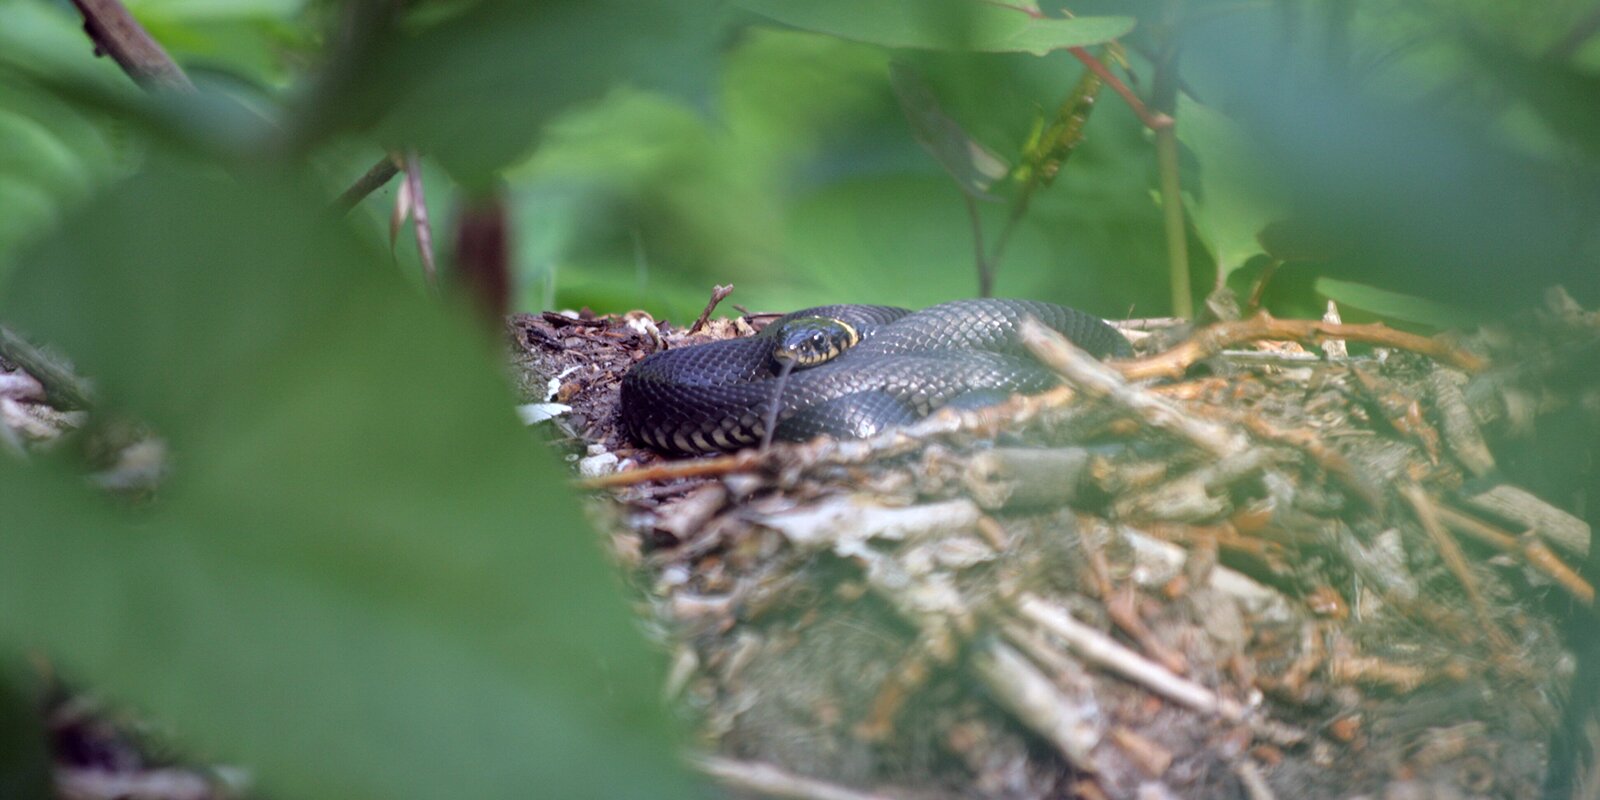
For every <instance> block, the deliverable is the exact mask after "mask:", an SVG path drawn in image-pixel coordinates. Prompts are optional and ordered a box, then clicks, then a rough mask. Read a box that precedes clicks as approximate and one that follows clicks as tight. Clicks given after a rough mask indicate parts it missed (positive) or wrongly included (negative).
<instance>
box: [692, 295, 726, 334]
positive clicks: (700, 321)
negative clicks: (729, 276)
mask: <svg viewBox="0 0 1600 800" xmlns="http://www.w3.org/2000/svg"><path fill="white" fill-rule="evenodd" d="M730 294H733V284H731V283H730V284H728V285H727V286H712V287H711V299H710V300H709V301H707V302H706V307H705V310H703V311H701V312H700V316H699V317H696V318H695V321H694V324H693V325H690V326H689V333H691V334H693V333H699V332H700V330H701V329H702V328H704V327H705V326H706V323H707V322H710V321H711V312H713V311H716V310H717V304H718V303H721V302H722V301H723V300H726V299H727V298H728V295H730Z"/></svg>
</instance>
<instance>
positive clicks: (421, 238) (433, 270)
mask: <svg viewBox="0 0 1600 800" xmlns="http://www.w3.org/2000/svg"><path fill="white" fill-rule="evenodd" d="M405 164H406V169H405V172H406V188H407V189H408V190H409V191H410V192H411V214H412V219H413V220H414V222H415V223H416V231H417V255H418V256H419V257H421V259H422V278H423V280H425V281H427V284H428V286H429V287H430V288H434V289H437V288H439V269H438V266H437V265H436V264H435V263H434V260H433V222H432V221H431V220H429V219H428V199H427V196H426V195H424V194H423V191H422V161H421V159H419V158H418V157H417V151H415V150H407V151H406V155H405Z"/></svg>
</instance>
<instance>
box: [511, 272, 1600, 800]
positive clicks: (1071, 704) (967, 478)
mask: <svg viewBox="0 0 1600 800" xmlns="http://www.w3.org/2000/svg"><path fill="white" fill-rule="evenodd" d="M760 322H761V320H760V319H759V318H756V317H750V316H743V317H739V318H734V319H718V320H710V321H704V320H702V322H701V323H699V324H697V325H696V326H695V328H694V329H693V330H690V331H680V330H678V329H676V328H675V327H673V326H671V325H669V324H667V323H665V322H661V321H657V320H653V319H651V318H650V317H649V316H648V315H645V314H642V313H639V312H634V313H631V314H628V315H623V316H598V317H597V316H594V315H590V314H578V315H574V314H554V313H547V314H544V315H538V316H529V315H523V316H519V317H516V318H515V319H513V321H512V323H511V333H512V336H513V338H514V341H515V344H516V346H515V352H516V362H517V364H518V366H519V368H520V375H521V376H522V378H523V381H524V386H525V388H526V389H527V392H528V394H529V400H530V401H531V402H530V403H529V405H528V406H526V407H525V408H526V411H527V413H528V414H529V416H530V419H542V418H549V420H550V423H549V424H553V425H554V427H555V429H556V431H557V433H556V436H555V438H556V439H557V443H558V445H559V446H562V447H563V448H565V449H566V450H567V452H569V453H570V458H571V460H572V461H573V462H574V463H575V466H576V469H577V470H578V471H579V472H580V473H581V479H582V480H583V482H584V485H585V486H586V488H587V489H589V490H591V491H592V492H593V493H594V498H595V503H594V507H595V509H596V512H597V516H598V518H599V519H600V520H601V521H602V526H603V530H605V531H607V532H609V540H610V542H611V544H612V546H613V549H614V551H615V553H616V554H617V557H618V559H619V561H620V562H621V564H622V565H623V568H624V569H625V570H627V571H628V572H629V573H630V574H631V575H632V576H633V577H634V578H635V579H636V587H637V599H638V600H639V606H640V608H641V613H642V614H644V615H645V617H646V619H647V621H648V626H649V627H650V628H651V629H652V630H653V631H654V632H655V633H656V635H657V636H658V637H659V641H660V643H661V645H662V647H664V648H665V649H666V650H667V651H668V652H669V653H670V665H671V667H670V670H669V671H668V674H667V676H666V678H665V687H664V689H665V692H666V694H667V696H669V697H670V698H672V700H673V701H674V702H675V704H676V706H677V707H678V708H679V709H681V710H682V713H683V714H684V715H685V716H686V717H688V718H689V719H690V720H691V724H692V726H693V728H694V729H695V730H696V731H697V733H698V734H699V736H698V748H699V751H700V753H701V755H700V758H699V760H698V763H699V765H700V767H701V768H702V769H703V770H704V771H705V772H707V773H708V774H710V775H712V776H713V777H714V778H715V779H716V780H717V781H718V782H720V783H722V784H724V785H725V786H726V787H728V788H729V789H731V790H732V791H733V793H734V794H735V795H736V796H752V797H756V796H782V797H809V798H942V797H950V798H956V797H990V798H1034V797H1083V798H1124V797H1164V796H1170V797H1241V796H1242V797H1251V798H1266V797H1273V796H1280V797H1295V798H1317V797H1350V796H1354V795H1361V794H1367V795H1371V796H1385V797H1392V796H1406V797H1478V796H1504V797H1526V796H1530V795H1532V794H1535V793H1536V792H1537V789H1538V786H1539V784H1540V781H1541V779H1542V778H1543V774H1544V770H1545V764H1546V761H1547V753H1546V749H1547V747H1546V742H1547V740H1548V738H1549V734H1550V732H1551V731H1552V729H1553V728H1554V727H1555V726H1556V725H1557V724H1558V722H1559V712H1558V709H1557V704H1558V702H1559V698H1560V696H1561V693H1562V691H1563V689H1564V686H1565V680H1566V678H1567V677H1569V674H1570V661H1571V659H1570V658H1569V657H1568V656H1567V654H1566V653H1565V652H1564V651H1563V649H1562V646H1561V639H1560V636H1559V635H1558V630H1557V625H1558V621H1559V620H1560V619H1561V617H1562V615H1563V614H1565V613H1567V612H1568V611H1570V609H1571V608H1572V607H1574V606H1575V605H1576V604H1587V603H1589V602H1590V601H1591V600H1592V596H1593V590H1592V589H1591V588H1590V586H1589V585H1588V584H1586V583H1585V582H1584V581H1583V580H1581V579H1580V578H1579V577H1578V576H1577V575H1576V574H1575V573H1574V571H1573V570H1572V569H1570V568H1569V567H1568V566H1567V565H1566V562H1568V561H1572V560H1573V558H1574V556H1575V554H1581V553H1583V552H1585V551H1586V549H1587V546H1588V537H1589V532H1588V528H1587V526H1586V525H1584V523H1583V522H1582V521H1581V520H1579V519H1576V518H1575V517H1573V516H1571V515H1569V514H1567V513H1565V512H1564V511H1561V510H1560V509H1559V508H1557V507H1555V506H1554V505H1551V504H1549V503H1546V502H1544V501H1543V500H1540V499H1539V498H1538V497H1537V496H1536V495H1535V494H1534V493H1532V492H1530V491H1528V490H1527V489H1526V488H1523V487H1521V486H1518V485H1516V484H1515V483H1513V482H1511V481H1509V480H1506V479H1504V478H1503V477H1502V470H1500V469H1498V468H1497V464H1496V461H1495V457H1494V455H1493V451H1492V449H1491V447H1490V443H1497V442H1498V441H1500V440H1502V439H1510V438H1513V437H1514V436H1516V435H1518V433H1519V432H1520V431H1525V430H1526V429H1527V428H1528V427H1529V425H1530V421H1531V420H1532V419H1534V418H1535V416H1536V414H1535V412H1536V411H1538V412H1542V411H1545V410H1547V409H1549V408H1552V407H1554V406H1559V405H1561V404H1568V405H1572V404H1575V403H1577V402H1578V401H1579V399H1580V398H1578V397H1576V396H1575V392H1574V390H1567V389H1562V388H1561V387H1560V384H1561V381H1560V375H1561V372H1562V367H1561V364H1562V361H1561V358H1562V357H1561V352H1562V350H1561V348H1562V346H1563V343H1565V342H1572V341H1584V342H1592V341H1593V340H1594V338H1595V336H1596V331H1597V330H1600V322H1597V319H1596V317H1595V316H1594V315H1590V314H1586V313H1584V312H1582V311H1581V310H1579V309H1577V308H1575V307H1573V306H1572V305H1571V304H1570V303H1565V302H1561V301H1560V300H1559V299H1556V300H1553V301H1552V303H1551V305H1550V307H1549V308H1547V309H1545V310H1544V311H1541V312H1540V313H1538V314H1537V315H1536V316H1534V317H1530V318H1529V319H1528V320H1526V322H1527V325H1526V326H1525V330H1524V335H1523V336H1521V337H1520V338H1519V337H1513V336H1511V335H1509V334H1506V333H1505V332H1504V331H1493V332H1490V331H1480V332H1479V333H1478V334H1475V335H1473V336H1471V337H1461V338H1458V339H1443V338H1424V337H1420V336H1415V335H1411V334H1406V333H1403V332H1399V331H1396V330H1392V329H1389V328H1385V327H1382V326H1377V325H1346V324H1340V323H1339V322H1337V321H1297V320H1277V319H1273V318H1270V317H1267V316H1259V317H1256V318H1253V319H1249V320H1243V321H1237V322H1224V323H1218V324H1214V325H1211V326H1208V327H1202V328H1199V329H1197V330H1195V329H1191V328H1189V327H1186V326H1182V325H1179V324H1176V323H1170V322H1159V321H1153V322H1148V323H1144V324H1138V325H1130V326H1127V328H1128V332H1129V335H1130V337H1131V338H1134V339H1135V344H1136V349H1137V350H1138V351H1139V353H1140V355H1139V356H1138V357H1136V358H1134V359H1131V360H1128V361H1124V362H1120V363H1105V364H1102V363H1100V362H1097V361H1095V360H1093V359H1092V358H1089V357H1087V356H1085V355H1084V354H1083V353H1081V352H1080V351H1077V350H1076V349H1075V348H1073V347H1072V346H1071V345H1070V343H1068V342H1066V341H1065V340H1063V339H1061V338H1060V337H1059V336H1056V335H1054V334H1052V333H1050V332H1049V331H1047V330H1045V329H1042V328H1031V329H1030V330H1029V332H1028V335H1027V339H1028V344H1029V346H1030V348H1031V349H1032V350H1033V351H1034V353H1035V354H1036V355H1038V356H1039V357H1040V358H1041V359H1042V360H1043V361H1044V362H1045V363H1047V364H1048V365H1050V366H1051V367H1052V368H1053V369H1054V370H1056V371H1057V372H1058V373H1059V374H1060V375H1061V378H1062V385H1061V387H1060V388H1057V389H1054V390H1051V391H1049V392H1046V393H1044V394H1042V395H1037V396H1034V397H1025V398H1016V399H1013V400H1011V401H1009V402H1007V403H1004V404H1002V405H998V406H993V407H989V408H984V409H977V410H963V411H959V412H958V411H954V410H946V411H943V412H940V413H937V414H935V415H934V416H932V417H929V418H927V419H925V420H924V421H922V422H921V423H919V424H917V425H915V426H912V427H909V428H904V429H899V430H894V431H890V432H888V433H885V434H882V435H880V436H878V437H876V438H872V439H866V440H856V441H836V440H826V439H821V440H817V441H813V442H808V443H803V444H776V445H774V446H773V447H771V448H770V449H769V450H767V451H764V452H759V451H755V450H751V451H745V452H741V453H736V454H732V455H728V456H722V457H714V458H702V459H693V460H668V459H663V458H661V457H659V456H657V455H655V454H653V453H651V452H649V451H647V450H643V449H639V448H636V447H634V446H633V445H632V444H631V443H629V442H628V441H627V440H626V438H625V436H624V435H623V434H622V432H621V431H620V428H619V425H618V414H617V408H616V402H617V400H616V397H617V384H618V381H619V380H620V378H621V376H622V374H623V373H624V372H625V371H626V369H627V368H628V367H629V366H630V365H632V364H633V363H635V362H636V361H638V360H639V359H641V358H643V357H644V356H645V355H647V354H649V353H651V352H654V351H655V350H657V349H659V348H662V347H680V346H684V345H687V344H691V343H694V342H698V341H708V340H713V339H718V338H724V337H730V336H738V335H748V334H749V333H751V332H752V331H753V330H754V329H755V328H756V327H758V326H759V324H760ZM1506 353H1516V354H1518V355H1517V356H1516V358H1515V359H1511V358H1507V357H1505V356H1504V354H1506ZM1535 354H1539V355H1535ZM1563 666H1565V669H1566V672H1563ZM1406 791H1409V792H1412V793H1411V794H1395V793H1396V792H1402V793H1403V792H1406Z"/></svg>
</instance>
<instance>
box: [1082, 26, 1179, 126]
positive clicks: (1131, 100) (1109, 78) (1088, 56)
mask: <svg viewBox="0 0 1600 800" xmlns="http://www.w3.org/2000/svg"><path fill="white" fill-rule="evenodd" d="M1067 52H1069V53H1071V54H1072V57H1073V58H1076V59H1078V60H1079V61H1082V62H1083V65H1084V66H1085V67H1088V68H1089V70H1090V71H1091V72H1093V73H1094V74H1096V75H1099V76H1100V79H1101V80H1103V81H1105V82H1106V85H1107V86H1110V87H1111V91H1113V92H1116V93H1117V95H1118V96H1119V97H1121V98H1122V99H1123V100H1124V101H1125V102H1127V104H1128V107H1129V108H1131V109H1133V113H1134V114H1136V115H1138V117H1139V121H1140V122H1143V123H1144V126H1145V127H1146V128H1149V129H1150V130H1153V131H1162V130H1167V129H1169V128H1171V127H1172V126H1173V124H1174V120H1173V119H1172V117H1171V116H1170V115H1168V114H1164V113H1162V112H1160V111H1151V110H1150V108H1149V107H1147V106H1146V105H1145V104H1144V101H1142V100H1140V99H1139V96H1138V95H1136V94H1134V93H1133V90H1132V89H1129V88H1128V85H1127V84H1125V83H1123V82H1122V79H1121V78H1118V77H1117V76H1116V73H1113V72H1112V71H1111V70H1110V69H1107V68H1106V65H1105V62H1103V61H1101V60H1100V59H1098V58H1095V57H1094V54H1093V53H1090V52H1089V51H1088V50H1085V49H1083V48H1082V47H1069V48H1067Z"/></svg>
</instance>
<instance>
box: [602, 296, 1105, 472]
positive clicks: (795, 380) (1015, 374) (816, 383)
mask: <svg viewBox="0 0 1600 800" xmlns="http://www.w3.org/2000/svg"><path fill="white" fill-rule="evenodd" d="M1025 316H1032V317H1034V318H1035V319H1037V320H1039V321H1040V322H1042V323H1044V324H1045V325H1047V326H1049V327H1051V328H1053V329H1055V330H1056V331H1059V332H1060V333H1061V334H1063V335H1064V336H1066V337H1067V338H1069V339H1071V340H1072V341H1073V342H1074V343H1076V344H1077V345H1078V346H1079V347H1082V348H1084V349H1085V350H1087V351H1089V352H1090V353H1092V354H1093V355H1095V356H1096V357H1102V358H1103V357H1106V356H1118V357H1120V356H1127V355H1130V354H1131V352H1132V351H1131V348H1130V347H1129V345H1128V341H1127V339H1125V338H1123V336H1122V334H1121V333H1119V332H1117V330H1116V329H1115V328H1112V327H1111V326H1110V325H1107V324H1106V323H1105V322H1104V321H1103V320H1101V319H1100V318H1098V317H1095V316H1093V315H1091V314H1087V313H1085V312H1082V311H1078V310H1077V309H1072V308H1066V307H1064V306H1058V305H1054V304H1052V303H1044V302H1039V301H1033V300H995V299H975V300H956V301H952V302H948V303H941V304H939V305H936V306H930V307H928V308H925V309H922V310H921V311H911V310H909V309H904V308H896V307H892V306H873V305H832V306H818V307H815V308H808V309H803V310H801V311H796V312H794V313H791V314H787V315H785V316H783V317H781V318H779V319H777V320H776V321H774V322H773V323H772V324H770V325H768V326H767V327H766V328H764V329H762V331H761V332H760V333H758V334H756V335H755V336H748V337H743V338H737V339H727V340H723V341H719V342H712V343H709V344H701V345H693V346H689V347H681V348H675V349H671V350H663V351H660V352H657V353H654V354H651V355H650V356H648V357H646V358H645V359H644V360H642V361H640V362H639V363H638V364H635V365H634V366H633V368H632V369H630V370H629V371H628V373H627V374H626V375H625V376H623V379H622V406H621V414H622V423H623V426H624V427H625V428H626V430H627V432H628V434H629V435H630V436H631V437H633V439H634V440H635V441H637V442H638V443H640V444H643V445H645V446H647V447H650V448H653V449H655V450H658V451H662V452H667V453H677V454H699V453H713V452H723V451H730V450H737V449H739V448H741V447H745V446H749V445H753V444H756V443H758V442H760V441H761V438H762V435H763V433H764V427H765V426H764V417H766V416H767V415H768V414H769V412H772V411H774V410H775V412H776V413H775V418H776V420H777V424H776V430H775V431H774V437H773V438H776V439H781V440H787V441H804V440H807V439H810V438H813V437H815V436H819V435H824V434H826V435H831V436H836V437H843V438H860V437H867V436H872V435H874V434H876V433H878V432H879V431H881V430H883V429H885V428H888V427H891V426H895V425H905V424H908V423H911V422H915V421H916V420H918V419H920V418H922V417H925V416H927V415H928V414H930V413H932V412H933V411H934V410H936V409H939V408H941V407H943V406H946V405H956V406H960V407H975V406H980V405H987V404H991V403H994V402H998V401H999V400H1001V399H1004V398H1005V397H1007V396H1009V395H1012V394H1031V393H1036V392H1040V391H1043V390H1045V389H1047V388H1049V387H1051V386H1053V385H1056V383H1057V379H1056V378H1055V376H1054V375H1053V373H1051V372H1050V371H1049V370H1047V369H1045V368H1044V367H1043V366H1041V365H1040V364H1039V363H1038V362H1036V361H1035V360H1033V358H1032V357H1030V356H1029V355H1028V353H1027V351H1026V349H1025V348H1024V347H1023V346H1022V344H1021V342H1020V340H1019V337H1018V328H1019V325H1020V323H1021V321H1022V319H1023V318H1024V317H1025ZM813 318H824V319H826V320H834V321H838V322H841V323H845V325H846V326H847V327H846V329H847V330H850V329H853V330H851V332H852V333H858V334H859V340H858V341H854V344H853V346H847V347H846V348H845V349H842V351H841V352H838V353H837V355H835V356H833V357H831V358H829V359H828V360H826V361H825V362H824V363H821V364H817V365H815V366H806V367H803V368H799V369H795V370H794V371H793V372H792V373H790V374H789V375H788V376H787V380H786V382H785V383H784V384H783V386H782V391H781V393H778V392H777V391H776V390H777V389H778V365H777V364H776V362H775V361H774V356H773V353H774V349H775V348H776V347H777V344H778V340H779V335H780V334H781V333H782V332H783V331H785V330H786V326H788V325H789V324H790V323H792V322H794V321H797V320H802V321H809V320H811V319H813ZM774 402H776V404H777V405H776V408H775V409H774V408H773V406H772V404H773V403H774Z"/></svg>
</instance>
